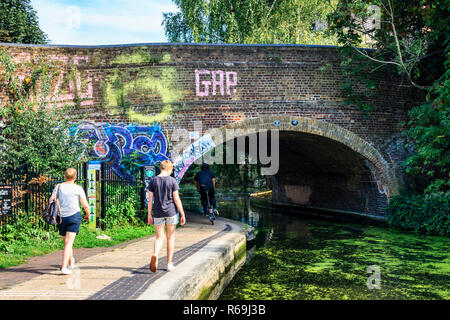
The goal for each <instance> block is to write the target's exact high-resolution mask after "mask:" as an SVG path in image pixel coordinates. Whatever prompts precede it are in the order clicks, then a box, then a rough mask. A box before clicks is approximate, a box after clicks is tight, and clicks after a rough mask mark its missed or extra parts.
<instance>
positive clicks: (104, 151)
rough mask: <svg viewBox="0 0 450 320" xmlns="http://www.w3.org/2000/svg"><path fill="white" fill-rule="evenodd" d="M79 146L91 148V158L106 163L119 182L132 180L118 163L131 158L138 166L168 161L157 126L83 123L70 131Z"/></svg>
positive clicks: (163, 139)
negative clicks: (83, 145)
mask: <svg viewBox="0 0 450 320" xmlns="http://www.w3.org/2000/svg"><path fill="white" fill-rule="evenodd" d="M74 134H75V135H76V136H77V137H78V138H79V139H80V141H81V142H83V143H87V142H88V141H90V142H91V143H92V144H93V149H92V150H91V155H92V156H94V157H95V158H97V159H98V160H100V161H102V162H109V163H111V165H112V169H113V171H114V172H115V173H116V174H117V175H118V176H120V177H121V178H122V179H129V180H134V177H133V175H132V174H131V173H130V172H129V170H127V168H126V167H125V166H124V165H123V163H122V159H123V158H125V157H131V156H132V155H133V160H134V161H135V162H136V164H138V165H139V166H143V165H154V164H156V163H159V162H161V161H164V160H169V159H170V153H169V152H168V142H167V138H166V136H165V135H164V133H163V132H162V129H161V125H159V124H155V125H153V126H139V125H135V124H130V125H109V124H105V125H98V124H95V123H84V124H82V125H80V126H78V127H76V128H74Z"/></svg>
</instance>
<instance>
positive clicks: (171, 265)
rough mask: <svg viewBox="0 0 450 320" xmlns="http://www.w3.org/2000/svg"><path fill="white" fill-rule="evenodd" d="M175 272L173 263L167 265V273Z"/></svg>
mask: <svg viewBox="0 0 450 320" xmlns="http://www.w3.org/2000/svg"><path fill="white" fill-rule="evenodd" d="M173 270H175V266H174V265H173V263H169V264H168V265H167V271H168V272H171V271H173Z"/></svg>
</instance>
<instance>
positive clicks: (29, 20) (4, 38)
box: [0, 0, 48, 44]
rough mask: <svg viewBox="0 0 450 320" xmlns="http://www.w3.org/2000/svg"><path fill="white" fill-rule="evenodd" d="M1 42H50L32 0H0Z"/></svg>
mask: <svg viewBox="0 0 450 320" xmlns="http://www.w3.org/2000/svg"><path fill="white" fill-rule="evenodd" d="M0 42H8V43H9V42H14V43H36V44H44V43H47V42H48V39H47V35H46V34H45V33H44V32H43V31H42V30H41V29H40V28H39V22H38V18H37V15H36V11H35V10H34V9H33V7H32V6H31V4H30V0H1V1H0Z"/></svg>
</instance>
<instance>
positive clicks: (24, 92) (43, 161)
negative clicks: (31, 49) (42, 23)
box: [0, 49, 86, 178]
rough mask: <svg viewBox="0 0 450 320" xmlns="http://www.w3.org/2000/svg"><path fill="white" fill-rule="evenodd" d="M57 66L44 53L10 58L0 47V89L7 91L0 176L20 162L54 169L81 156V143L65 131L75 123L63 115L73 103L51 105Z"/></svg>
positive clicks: (0, 118) (0, 117)
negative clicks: (26, 58)
mask: <svg viewBox="0 0 450 320" xmlns="http://www.w3.org/2000/svg"><path fill="white" fill-rule="evenodd" d="M59 72H60V70H59V68H58V65H56V64H52V62H51V61H48V60H46V59H44V58H42V59H40V60H39V61H33V62H29V63H15V62H13V61H12V60H11V58H10V56H9V53H8V52H7V50H6V49H1V50H0V91H2V92H6V93H7V94H8V99H7V102H5V103H4V104H2V105H1V106H0V123H2V127H3V128H2V129H0V147H1V150H0V151H1V152H0V178H7V177H8V176H9V174H10V173H12V172H13V171H14V169H15V168H19V167H21V166H23V165H26V164H27V165H30V166H32V167H34V168H35V169H37V170H39V171H42V172H45V173H50V174H54V173H61V172H63V170H65V169H67V168H68V167H71V166H74V165H75V164H76V163H80V162H83V161H84V160H85V157H84V151H85V150H86V149H85V148H86V147H85V145H83V144H82V143H80V142H79V141H77V139H76V137H75V135H74V134H71V130H72V129H73V128H74V127H75V126H76V123H74V122H72V120H71V119H70V118H68V117H67V115H68V114H73V113H72V112H71V110H70V109H71V108H76V107H75V106H74V107H72V106H68V105H67V106H63V107H56V106H54V105H51V101H52V100H53V99H54V98H55V97H54V96H52V92H51V91H52V90H51V88H52V85H51V84H52V82H54V81H55V79H57V75H58V73H59ZM56 94H58V93H55V95H56ZM49 106H50V107H49Z"/></svg>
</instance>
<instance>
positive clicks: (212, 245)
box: [0, 214, 245, 300]
mask: <svg viewBox="0 0 450 320" xmlns="http://www.w3.org/2000/svg"><path fill="white" fill-rule="evenodd" d="M243 232H244V231H243V229H242V225H241V224H240V223H239V222H233V221H231V220H227V219H222V218H220V217H219V218H218V219H217V220H216V223H215V225H214V226H212V225H211V224H210V223H209V220H208V219H207V218H206V217H203V216H200V215H196V214H188V215H187V223H186V225H185V226H183V227H180V228H178V229H177V231H176V240H175V254H174V263H175V265H176V266H177V269H176V270H175V271H173V272H167V270H166V257H165V256H166V251H165V244H164V245H163V250H161V253H160V258H159V266H158V270H157V271H156V272H155V273H152V272H151V271H150V270H149V260H150V256H151V253H152V252H153V242H154V240H155V237H154V236H149V237H145V238H143V239H139V240H133V241H130V242H127V243H125V244H121V245H117V246H115V247H110V248H95V249H81V250H77V251H75V254H74V257H75V259H76V265H77V267H76V269H75V270H74V273H73V274H71V275H62V274H61V273H60V272H59V264H60V260H61V254H62V252H61V251H58V252H55V253H52V254H49V255H46V256H43V257H35V258H32V259H30V260H29V262H28V263H27V264H25V265H21V266H17V267H12V268H8V269H5V270H1V271H0V285H2V286H3V288H5V287H6V288H5V289H3V290H0V300H21V299H26V300H54V299H60V300H66V299H69V300H78V299H89V300H134V299H139V298H140V297H141V299H143V298H142V297H150V299H159V298H161V299H170V298H171V296H170V294H166V295H164V296H163V295H158V293H157V294H156V295H155V294H153V293H152V292H160V291H161V290H160V288H158V290H155V288H152V285H153V284H154V283H155V282H157V281H158V280H164V283H169V284H170V283H171V284H172V285H173V286H174V287H176V281H175V280H176V279H181V278H183V277H184V279H186V274H184V273H185V272H188V271H187V270H188V269H189V268H190V266H193V265H194V264H195V263H199V262H200V263H201V259H202V251H208V252H213V251H218V250H219V251H220V250H222V249H223V248H220V247H221V246H224V245H225V242H224V241H223V240H224V239H227V238H230V235H231V234H233V233H234V234H236V233H240V234H241V235H242V233H243ZM244 233H245V232H244ZM227 245H228V246H229V245H230V242H228V244H227ZM203 254H204V253H203ZM209 259H211V257H209ZM191 269H192V268H191ZM191 269H189V270H191ZM192 270H195V269H192ZM192 270H191V271H190V272H192ZM187 279H189V277H188V278H187ZM159 283H161V282H159ZM0 288H1V287H0ZM166 291H167V290H166ZM161 292H162V291H161Z"/></svg>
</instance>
